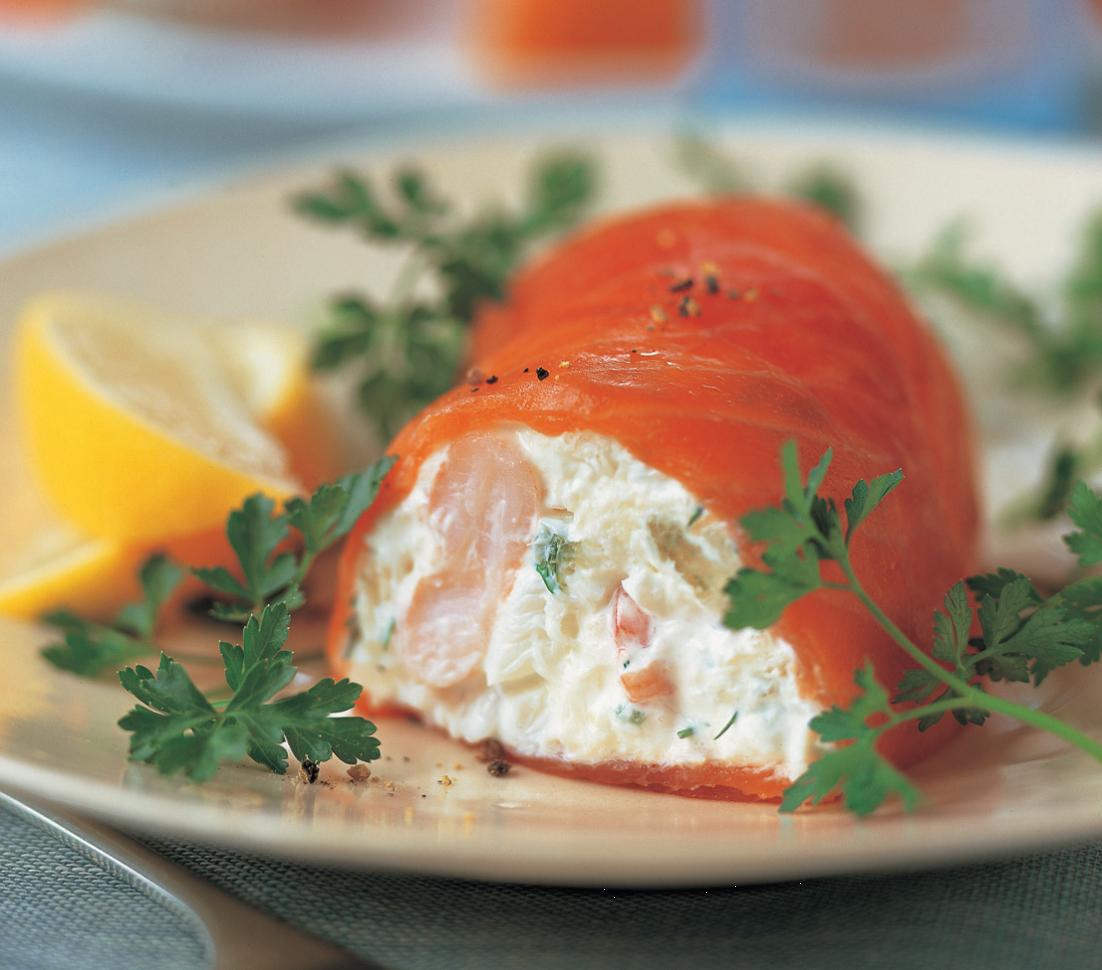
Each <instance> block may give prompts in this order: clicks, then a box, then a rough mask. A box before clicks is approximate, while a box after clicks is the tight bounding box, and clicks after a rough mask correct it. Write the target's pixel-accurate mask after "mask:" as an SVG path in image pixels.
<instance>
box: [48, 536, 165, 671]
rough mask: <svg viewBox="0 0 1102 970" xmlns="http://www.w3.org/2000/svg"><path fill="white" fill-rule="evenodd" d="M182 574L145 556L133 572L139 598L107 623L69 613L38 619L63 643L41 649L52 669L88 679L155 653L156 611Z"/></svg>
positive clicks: (156, 557) (156, 558) (161, 560)
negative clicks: (59, 636) (140, 590)
mask: <svg viewBox="0 0 1102 970" xmlns="http://www.w3.org/2000/svg"><path fill="white" fill-rule="evenodd" d="M183 577H184V573H183V570H182V569H180V567H179V566H177V565H176V564H175V563H174V562H173V561H172V560H171V559H169V558H168V557H167V556H163V555H160V554H157V555H153V556H150V557H149V559H147V560H146V561H145V563H144V564H143V565H142V567H141V569H140V570H139V572H138V579H139V581H140V583H141V587H142V594H143V596H142V599H141V600H140V601H139V602H137V603H129V604H128V605H126V606H124V607H123V608H122V609H121V610H120V611H119V615H118V617H116V619H115V622H114V623H113V624H110V625H108V624H102V623H95V622H93V621H91V620H86V619H84V618H83V617H80V616H77V615H76V614H75V613H72V612H70V611H69V610H55V611H54V612H52V613H48V614H46V616H44V617H43V620H44V621H45V622H46V623H48V624H49V625H50V626H54V627H57V628H58V629H59V630H60V631H61V633H62V635H63V639H62V642H61V643H55V644H51V645H50V646H48V647H45V648H44V649H43V650H42V656H43V657H45V658H46V659H47V660H48V661H49V662H50V663H52V664H53V665H54V666H55V667H59V668H60V669H62V670H67V671H69V672H70V673H74V674H79V675H80V676H82V677H94V676H96V675H97V674H99V673H102V672H103V671H104V670H107V669H109V668H115V669H118V667H119V666H120V665H121V664H125V663H129V662H130V661H131V660H136V659H137V658H138V657H144V656H147V655H148V654H149V653H151V652H152V651H153V650H155V649H156V648H155V647H154V646H153V642H152V640H153V634H154V632H155V630H156V621H157V617H158V614H159V613H160V610H161V607H162V606H164V604H165V602H166V601H167V600H168V598H169V597H170V596H171V595H172V593H173V592H174V591H175V589H176V587H177V586H179V585H180V581H181V580H182V579H183Z"/></svg>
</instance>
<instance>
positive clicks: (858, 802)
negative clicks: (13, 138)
mask: <svg viewBox="0 0 1102 970" xmlns="http://www.w3.org/2000/svg"><path fill="white" fill-rule="evenodd" d="M855 680H856V683H857V686H858V688H859V689H860V693H859V694H858V695H857V697H856V698H855V699H854V701H853V702H852V703H851V704H850V706H849V707H848V708H840V707H838V706H834V707H832V708H831V709H830V710H829V711H825V712H824V713H822V714H819V715H818V716H816V717H814V718H812V720H811V724H810V727H811V729H812V730H814V731H816V732H817V733H818V734H819V736H820V737H821V739H822V740H823V741H824V742H838V741H848V742H850V743H849V744H847V745H846V746H845V747H840V748H836V749H835V750H833V751H830V752H828V753H826V754H824V755H822V756H821V757H820V758H819V759H818V760H816V761H815V762H813V763H812V764H811V766H810V767H809V768H808V769H807V771H805V772H804V773H803V774H802V775H800V777H799V778H797V779H796V780H795V781H794V782H793V783H792V785H791V786H790V787H789V788H788V790H787V791H786V792H785V793H784V798H783V799H782V801H781V809H780V810H781V811H782V812H794V811H795V810H796V809H797V808H799V807H800V806H801V805H802V804H803V803H804V802H808V801H810V802H811V804H813V805H818V804H819V803H820V802H822V801H823V799H825V798H826V797H828V796H829V795H831V794H832V793H833V792H834V791H836V790H837V789H839V788H841V791H842V797H843V799H844V802H845V806H846V808H847V809H849V810H850V811H851V812H853V813H854V814H856V815H868V814H869V813H871V812H874V811H875V810H876V809H877V808H879V807H880V806H881V805H882V804H883V803H884V802H885V801H886V800H887V798H888V796H889V795H891V794H892V793H895V794H897V795H899V797H900V798H901V799H902V801H903V806H904V808H905V809H907V811H911V810H913V809H914V808H915V807H916V806H917V805H918V801H919V794H918V790H917V789H916V788H915V787H914V786H913V785H912V784H911V783H910V782H909V781H907V779H906V778H905V777H904V776H903V775H902V774H900V773H899V772H898V771H897V770H896V769H895V768H894V767H893V766H892V765H891V763H890V762H889V761H888V760H887V759H886V758H884V756H883V755H881V754H880V753H879V752H878V751H877V750H876V741H877V740H878V738H879V737H880V734H881V733H882V728H879V727H870V726H869V724H868V720H869V718H870V717H874V716H877V715H882V716H883V718H887V719H890V718H891V717H892V716H893V714H894V712H893V711H892V708H891V705H890V704H889V703H888V695H887V693H886V692H885V690H884V688H883V687H881V686H880V684H879V683H877V681H876V677H875V675H874V673H873V670H872V666H871V665H866V666H865V667H863V668H862V669H860V670H858V671H857V673H856V676H855Z"/></svg>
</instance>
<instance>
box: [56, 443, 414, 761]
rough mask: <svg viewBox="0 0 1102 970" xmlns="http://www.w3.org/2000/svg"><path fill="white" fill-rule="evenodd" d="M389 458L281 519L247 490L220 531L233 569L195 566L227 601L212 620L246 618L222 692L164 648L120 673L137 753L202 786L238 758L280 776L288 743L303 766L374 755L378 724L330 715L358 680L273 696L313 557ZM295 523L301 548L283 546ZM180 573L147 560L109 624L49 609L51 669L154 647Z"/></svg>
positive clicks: (364, 500) (112, 662) (282, 683)
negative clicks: (211, 689) (211, 690)
mask: <svg viewBox="0 0 1102 970" xmlns="http://www.w3.org/2000/svg"><path fill="white" fill-rule="evenodd" d="M394 461H395V459H394V458H391V457H386V458H383V459H380V460H379V461H377V462H376V463H375V464H374V465H372V466H371V467H370V468H368V469H366V470H365V471H363V472H360V473H357V474H354V475H347V476H345V477H344V478H341V479H339V480H338V481H335V482H331V483H329V484H326V485H322V486H321V487H320V488H318V490H317V491H315V492H314V493H313V495H311V496H310V497H309V498H294V499H291V500H289V501H288V502H287V503H286V504H285V506H284V509H283V511H282V512H281V513H279V514H276V512H275V506H274V503H273V502H272V501H271V500H270V499H268V498H266V497H264V496H261V495H252V496H249V497H248V498H247V499H246V500H245V501H244V502H243V504H242V505H241V507H240V508H238V509H235V510H234V511H233V512H231V513H230V515H229V517H228V519H227V524H226V533H227V538H228V539H229V542H230V545H231V547H232V548H233V550H234V553H235V555H236V557H237V560H238V567H239V573H240V576H235V575H234V574H233V573H231V572H230V571H229V570H227V569H225V568H223V567H204V568H193V569H192V572H193V573H194V574H195V575H196V576H197V577H198V578H199V579H201V580H202V581H203V582H205V583H206V584H207V585H208V586H209V587H210V588H211V590H212V591H213V592H214V593H216V594H218V595H219V596H221V597H225V598H224V599H220V600H218V601H217V602H215V604H214V605H213V606H212V608H211V615H212V616H213V617H214V618H216V619H219V620H223V621H240V622H242V623H243V628H242V631H241V642H240V644H233V643H229V642H227V641H221V642H220V643H219V651H220V654H221V660H222V666H223V674H224V678H225V683H226V688H227V689H228V691H229V695H228V697H226V696H224V695H225V691H223V692H222V696H221V698H220V699H214V698H213V697H212V696H208V695H206V694H204V693H203V692H202V691H201V690H199V688H198V687H197V686H196V685H195V683H194V681H193V680H192V679H191V676H190V674H189V673H188V671H187V669H186V668H185V667H184V666H183V665H182V664H181V663H179V662H178V661H177V660H175V659H173V658H172V657H169V656H167V655H166V654H165V653H163V652H162V653H161V655H160V663H159V665H158V666H157V669H156V670H155V671H153V670H150V669H149V668H147V667H144V666H136V667H127V668H125V669H124V670H121V671H120V672H119V681H120V682H121V684H122V686H123V687H124V688H125V689H126V690H127V691H129V692H130V693H131V694H133V695H134V697H136V698H137V699H138V701H139V702H140V703H139V704H138V705H137V706H135V707H134V708H133V709H132V710H131V711H130V712H129V713H128V714H126V715H125V716H124V717H123V718H122V719H121V720H120V721H119V726H120V727H121V728H123V730H125V731H128V732H130V734H131V738H130V756H131V758H132V759H133V760H135V761H143V762H148V763H150V764H152V765H154V766H155V767H156V768H157V770H158V771H160V772H161V773H162V774H166V775H171V774H175V773H178V772H183V773H185V774H186V775H187V776H188V777H189V778H190V779H191V780H192V781H195V782H202V781H207V780H208V779H210V778H211V777H212V776H213V775H214V773H215V771H217V769H218V766H219V765H220V764H222V763H223V762H228V761H240V760H242V759H243V758H244V757H246V756H248V757H249V758H251V759H252V760H253V761H255V762H257V763H258V764H261V765H263V766H264V767H266V768H268V769H270V770H271V771H274V772H276V773H277V774H283V773H284V772H286V770H287V754H286V751H285V749H284V747H283V745H284V744H286V745H287V747H288V748H290V750H291V753H292V754H293V755H294V756H295V757H296V758H298V759H299V760H300V761H304V762H305V761H307V760H309V761H313V762H316V763H321V762H324V761H328V760H329V759H330V758H332V757H336V758H338V759H340V760H341V761H344V762H346V763H348V764H354V763H355V762H356V761H371V760H374V759H375V758H377V757H378V753H379V741H378V739H377V738H376V737H375V725H374V724H372V723H371V722H370V721H368V720H366V719H364V718H362V717H357V716H353V715H346V716H343V717H334V716H333V715H336V714H340V713H341V712H343V711H347V710H349V709H351V708H352V707H353V706H354V705H355V703H356V701H357V700H358V698H359V697H360V694H361V693H362V691H363V688H362V687H361V686H360V685H359V684H356V683H352V682H351V681H349V680H347V679H344V680H339V681H334V680H332V679H331V678H325V679H324V680H321V681H319V682H318V683H316V684H314V685H313V686H312V687H310V688H309V689H307V690H305V691H301V692H299V693H297V694H291V695H289V696H283V697H278V695H280V694H281V693H282V692H283V691H284V690H285V689H286V688H287V687H288V686H289V685H290V684H291V682H292V680H293V679H294V677H295V674H296V673H297V671H298V668H297V667H296V666H295V665H294V663H293V659H294V658H293V654H292V653H291V652H290V651H289V650H286V649H284V646H285V644H286V642H287V638H288V634H289V631H290V622H291V613H292V611H293V610H295V609H297V608H298V607H301V606H302V605H303V604H304V603H305V595H304V593H303V590H302V583H303V581H304V580H305V578H306V576H307V573H308V572H309V570H310V567H311V566H312V565H313V563H314V561H315V560H316V558H317V557H318V556H319V555H320V554H321V553H322V552H324V551H325V550H326V549H328V548H329V547H331V546H332V545H333V544H334V543H336V542H337V541H338V540H339V539H341V538H342V537H343V536H345V535H347V534H348V532H349V531H350V530H351V529H352V526H353V525H354V524H355V523H356V520H357V519H358V518H359V517H360V515H361V514H362V513H363V512H364V511H365V510H366V509H367V508H368V506H370V505H371V503H372V502H373V501H374V499H375V496H376V495H377V494H378V490H379V486H380V484H381V483H382V480H383V479H384V478H385V477H386V474H387V472H388V471H389V470H390V468H391V466H392V465H393V463H394ZM292 529H293V530H295V531H296V532H297V533H298V539H299V541H298V543H297V546H296V547H297V548H298V550H299V551H293V550H292V549H290V548H287V546H288V540H289V538H290V532H291V530H292ZM183 576H184V571H183V570H182V569H181V568H180V567H179V566H177V565H176V564H175V563H173V562H172V561H171V560H169V559H167V558H166V557H165V556H163V555H155V556H153V557H151V558H150V559H149V560H147V562H146V563H145V564H144V565H143V566H142V569H141V572H140V574H139V578H140V580H141V585H142V589H143V598H142V599H141V600H140V601H139V602H137V603H132V604H130V605H128V606H126V607H124V608H123V610H122V611H121V612H120V614H119V616H118V618H117V619H116V620H115V622H114V624H110V625H107V624H99V623H94V622H92V621H89V620H85V619H83V618H82V617H79V616H77V615H75V614H73V613H68V612H59V613H54V614H52V615H51V616H49V617H47V619H48V620H49V622H51V623H52V624H53V625H54V626H56V627H57V628H58V629H59V630H60V631H61V633H62V635H63V639H62V641H61V642H60V643H55V644H52V645H50V646H47V647H46V648H44V649H43V651H42V655H43V656H44V657H45V659H46V660H48V661H49V662H50V663H52V664H53V665H54V666H56V667H59V668H61V669H63V670H66V671H69V672H71V673H75V674H78V675H81V676H89V677H90V676H95V675H97V674H99V673H100V672H102V671H103V670H105V669H107V668H108V667H115V668H118V666H120V665H121V664H124V663H128V662H130V661H133V660H136V659H138V658H140V657H142V656H148V655H150V654H153V653H156V651H157V647H156V645H155V643H154V637H155V633H156V631H157V627H158V621H159V619H160V614H161V613H162V612H163V608H164V606H165V604H166V603H167V602H168V600H169V599H170V597H171V595H172V593H173V592H174V591H175V589H176V587H177V586H178V585H179V583H180V581H181V580H182V579H183ZM188 659H190V660H196V659H208V658H188Z"/></svg>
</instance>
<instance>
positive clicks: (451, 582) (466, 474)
mask: <svg viewBox="0 0 1102 970" xmlns="http://www.w3.org/2000/svg"><path fill="white" fill-rule="evenodd" d="M542 492H543V487H542V484H541V482H540V479H539V475H538V473H537V472H536V469H535V468H534V467H533V466H532V464H531V463H530V462H529V461H528V460H527V458H525V457H524V454H523V453H522V452H521V450H520V448H519V447H517V445H516V444H514V443H511V442H509V441H507V440H506V439H503V438H499V437H497V436H495V435H492V434H475V435H470V436H468V437H465V438H461V439H460V440H458V441H456V442H455V443H454V444H453V445H452V446H451V447H450V448H449V449H448V454H447V456H446V458H445V459H444V462H443V464H442V465H441V467H440V470H439V471H438V472H437V475H436V478H435V479H434V481H433V486H432V490H431V492H430V494H429V506H430V515H431V521H432V523H433V527H434V530H435V531H436V534H437V536H438V537H439V540H440V546H441V560H440V563H439V567H438V569H437V570H436V572H434V573H432V574H431V575H429V576H426V577H425V578H424V579H422V580H421V581H420V582H419V583H418V584H417V587H416V589H415V590H414V593H413V598H412V600H411V601H410V606H409V611H408V613H407V614H406V621H405V625H404V626H405V635H404V636H403V637H402V642H401V651H402V656H403V658H404V660H405V662H406V664H407V665H408V667H409V669H410V671H411V672H412V673H413V674H414V676H416V677H417V678H418V679H419V680H421V681H422V682H423V683H425V684H428V685H429V686H431V687H451V686H453V685H455V684H458V683H459V682H460V681H462V680H464V679H465V678H466V677H467V676H469V675H470V674H471V672H472V671H473V670H474V669H475V668H476V667H477V666H478V664H479V663H480V662H481V660H482V658H483V656H484V655H485V653H486V644H487V642H488V640H489V638H490V632H491V630H492V629H493V623H494V617H495V615H496V613H497V604H498V602H500V600H501V599H502V598H503V597H504V595H505V594H506V592H507V591H508V589H509V587H510V585H511V584H512V580H513V577H514V576H515V574H516V571H517V569H518V567H519V566H520V564H521V562H522V560H523V558H524V553H525V550H526V549H527V548H528V545H529V543H530V541H531V539H532V536H533V534H534V532H535V524H536V516H537V514H538V512H539V508H540V503H541V500H542Z"/></svg>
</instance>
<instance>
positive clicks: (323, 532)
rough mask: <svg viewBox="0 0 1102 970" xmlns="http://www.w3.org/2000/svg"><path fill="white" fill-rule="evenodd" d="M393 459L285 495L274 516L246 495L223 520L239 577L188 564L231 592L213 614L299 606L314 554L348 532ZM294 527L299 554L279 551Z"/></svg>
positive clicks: (222, 616)
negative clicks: (307, 491) (301, 493)
mask: <svg viewBox="0 0 1102 970" xmlns="http://www.w3.org/2000/svg"><path fill="white" fill-rule="evenodd" d="M394 461H395V459H394V458H391V457H385V458H381V459H379V461H377V462H375V463H374V464H373V465H371V466H370V467H369V468H367V469H366V470H364V471H362V472H357V473H356V474H353V475H346V476H345V477H344V478H340V479H338V480H337V481H335V482H329V483H327V484H325V485H322V486H320V487H319V488H318V489H317V491H315V492H314V494H313V495H311V496H310V497H309V498H292V499H289V500H288V501H287V502H286V504H285V506H284V510H283V511H282V512H281V513H279V514H278V515H277V514H276V511H275V504H274V503H273V502H272V500H271V499H269V498H267V497H266V496H263V495H251V496H249V497H248V498H247V499H245V501H244V503H243V504H242V505H241V507H240V508H238V509H235V510H234V511H233V512H231V513H230V516H229V519H228V520H227V524H226V534H227V536H228V537H229V540H230V545H231V546H232V548H233V550H234V553H235V555H236V556H237V561H238V568H239V571H240V574H241V576H242V579H240V580H239V579H238V578H237V577H236V576H235V575H234V574H233V573H231V572H230V571H229V570H228V569H226V568H225V567H223V566H212V567H197V568H193V569H192V572H193V573H194V574H195V575H196V576H197V577H198V578H199V579H201V580H202V581H203V582H204V583H206V584H207V585H208V586H209V587H210V588H211V589H212V590H213V591H214V592H216V593H219V594H221V595H222V596H226V597H229V600H228V601H219V602H216V603H215V604H214V605H213V606H212V607H211V609H210V613H211V616H213V617H214V618H215V619H219V620H224V621H228V622H244V621H245V620H246V619H247V618H248V617H249V615H250V613H253V612H256V611H259V610H260V609H262V608H263V606H264V605H265V604H267V603H276V602H279V603H283V604H284V605H285V606H286V607H287V608H288V610H296V609H298V608H299V607H300V606H302V605H303V604H304V603H305V602H306V597H305V594H304V593H303V591H302V588H301V583H302V582H303V580H304V579H305V578H306V574H307V572H308V571H309V569H310V567H311V566H312V565H313V562H314V559H315V558H316V557H317V556H318V555H320V554H321V553H322V552H324V551H325V550H326V549H328V548H329V547H330V546H332V545H333V543H335V542H337V541H338V540H339V539H341V538H342V537H343V536H345V535H347V534H348V532H349V531H350V530H351V528H352V526H353V525H355V524H356V520H357V519H359V517H360V515H361V514H362V513H363V512H364V511H365V510H366V509H367V507H368V506H369V505H371V503H372V502H373V501H374V500H375V496H376V495H377V494H378V491H379V486H380V485H381V484H382V481H383V479H384V478H385V477H386V475H387V472H389V471H390V469H391V467H392V466H393V464H394ZM292 528H293V529H294V530H295V531H296V532H298V533H299V535H300V537H301V540H302V546H303V552H302V554H301V555H296V554H295V553H294V552H291V551H280V550H281V549H282V548H283V547H284V546H286V545H287V543H288V540H289V538H290V534H291V533H290V530H291V529H292Z"/></svg>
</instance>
